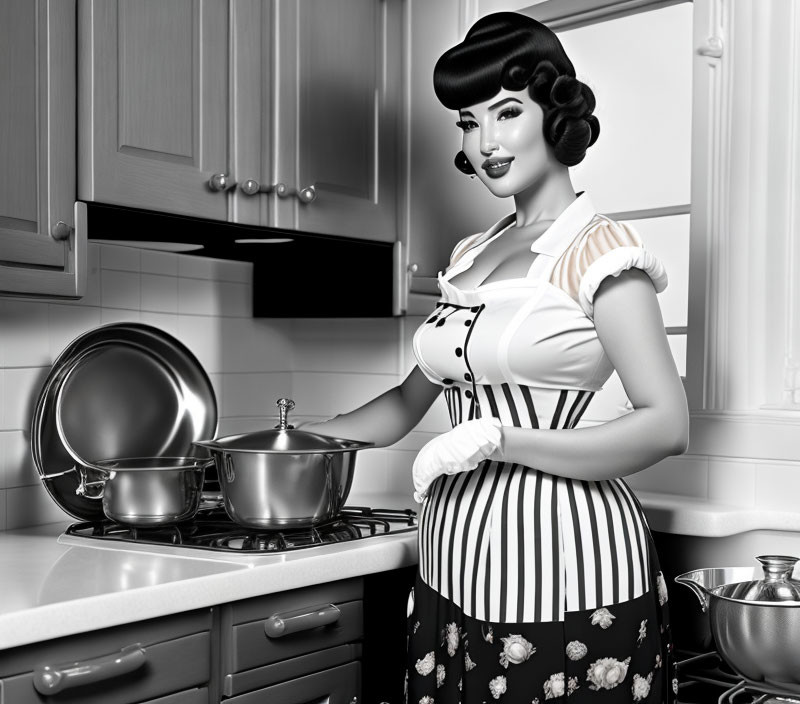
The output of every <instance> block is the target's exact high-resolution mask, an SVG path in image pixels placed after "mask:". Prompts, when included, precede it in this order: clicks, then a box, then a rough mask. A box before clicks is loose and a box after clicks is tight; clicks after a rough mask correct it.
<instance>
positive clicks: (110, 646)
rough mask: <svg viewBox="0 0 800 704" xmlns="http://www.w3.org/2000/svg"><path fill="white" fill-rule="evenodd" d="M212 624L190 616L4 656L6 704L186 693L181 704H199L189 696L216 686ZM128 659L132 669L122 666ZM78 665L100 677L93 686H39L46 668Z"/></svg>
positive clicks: (0, 668) (125, 701) (85, 702)
mask: <svg viewBox="0 0 800 704" xmlns="http://www.w3.org/2000/svg"><path fill="white" fill-rule="evenodd" d="M210 625H211V617H210V612H205V613H194V614H183V615H180V616H178V617H173V618H168V619H157V620H154V621H145V622H143V623H138V624H133V625H131V626H123V627H118V628H112V629H106V630H103V631H97V632H96V633H91V634H86V635H81V636H71V637H69V638H61V639H58V640H56V641H51V642H49V643H41V644H37V645H31V646H24V647H22V648H16V649H14V650H11V651H8V652H3V653H0V677H2V679H0V683H1V684H2V689H0V691H2V697H1V698H0V704H12V703H13V704H42V703H43V702H51V703H53V704H56V703H59V704H77V703H78V702H80V704H134V703H135V702H145V701H148V700H151V699H156V700H158V698H159V697H162V698H163V697H164V696H165V695H171V694H172V693H178V692H180V693H181V696H184V697H188V698H184V699H180V698H179V699H177V700H175V702H180V704H184V702H186V703H187V704H188V703H189V702H191V703H192V704H193V703H194V701H195V699H194V698H193V697H194V696H195V694H196V692H186V691H185V690H190V689H192V688H196V687H200V686H206V685H207V684H208V682H209V679H210V672H211V667H210V663H211V633H210ZM131 646H139V647H138V648H137V647H131ZM120 655H122V662H123V663H130V668H129V667H126V666H125V665H123V666H121V667H120V666H119V665H118V664H117V663H115V660H118V659H119V656H120ZM76 665H77V666H78V667H80V666H82V665H87V666H89V667H90V668H92V669H93V670H94V671H95V672H96V673H97V677H96V678H95V679H94V681H93V682H91V683H86V682H85V680H82V679H81V678H80V677H75V678H74V679H72V681H71V682H70V684H71V685H73V686H67V687H63V688H62V689H61V690H60V691H56V692H53V693H50V694H42V693H40V692H39V691H37V689H36V688H35V687H34V682H35V681H39V682H40V683H41V681H42V674H41V673H42V672H43V671H44V670H43V668H44V667H45V666H48V668H49V670H48V671H49V672H51V673H52V672H54V671H61V672H62V673H67V672H69V670H71V669H73V668H75V667H76ZM72 677H74V675H71V676H69V677H68V678H67V679H71V678H72ZM52 679H57V676H55V675H54V676H52V677H51V680H52ZM40 689H42V686H41V684H40ZM166 701H168V702H170V704H172V700H169V699H167V700H166Z"/></svg>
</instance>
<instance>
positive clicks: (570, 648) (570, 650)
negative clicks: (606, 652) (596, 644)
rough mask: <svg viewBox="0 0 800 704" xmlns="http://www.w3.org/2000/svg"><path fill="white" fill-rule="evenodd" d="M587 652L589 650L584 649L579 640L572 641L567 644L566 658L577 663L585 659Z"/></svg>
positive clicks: (584, 646)
mask: <svg viewBox="0 0 800 704" xmlns="http://www.w3.org/2000/svg"><path fill="white" fill-rule="evenodd" d="M588 652H589V649H588V648H587V647H586V645H585V644H584V643H581V642H580V641H579V640H572V641H570V642H569V643H567V657H568V658H569V659H570V660H573V661H575V662H577V661H578V660H581V659H583V658H585V657H586V653H588Z"/></svg>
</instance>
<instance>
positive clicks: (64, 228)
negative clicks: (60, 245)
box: [50, 220, 72, 241]
mask: <svg viewBox="0 0 800 704" xmlns="http://www.w3.org/2000/svg"><path fill="white" fill-rule="evenodd" d="M71 234H72V228H71V227H70V226H69V225H67V223H65V222H64V221H63V220H59V221H58V222H57V223H56V224H55V225H53V227H51V228H50V236H51V237H52V238H53V239H54V240H59V241H61V240H67V239H69V236H70V235H71Z"/></svg>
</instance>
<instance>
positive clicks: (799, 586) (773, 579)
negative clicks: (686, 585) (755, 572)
mask: <svg viewBox="0 0 800 704" xmlns="http://www.w3.org/2000/svg"><path fill="white" fill-rule="evenodd" d="M756 560H758V561H759V562H760V563H761V567H762V569H763V570H764V579H758V580H753V581H750V582H739V583H737V584H726V585H723V586H720V587H716V588H714V589H712V590H711V591H712V593H714V594H716V595H717V596H721V597H725V598H727V599H735V600H737V601H748V602H751V601H752V602H761V603H787V604H789V603H800V581H798V580H796V579H792V572H793V571H794V566H795V563H797V562H798V560H800V558H797V557H792V556H790V555H762V556H761V557H757V558H756Z"/></svg>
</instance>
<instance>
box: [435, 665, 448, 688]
mask: <svg viewBox="0 0 800 704" xmlns="http://www.w3.org/2000/svg"><path fill="white" fill-rule="evenodd" d="M446 676H447V670H445V667H444V665H437V666H436V686H437V687H441V686H442V685H443V684H444V678H445V677H446Z"/></svg>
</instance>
